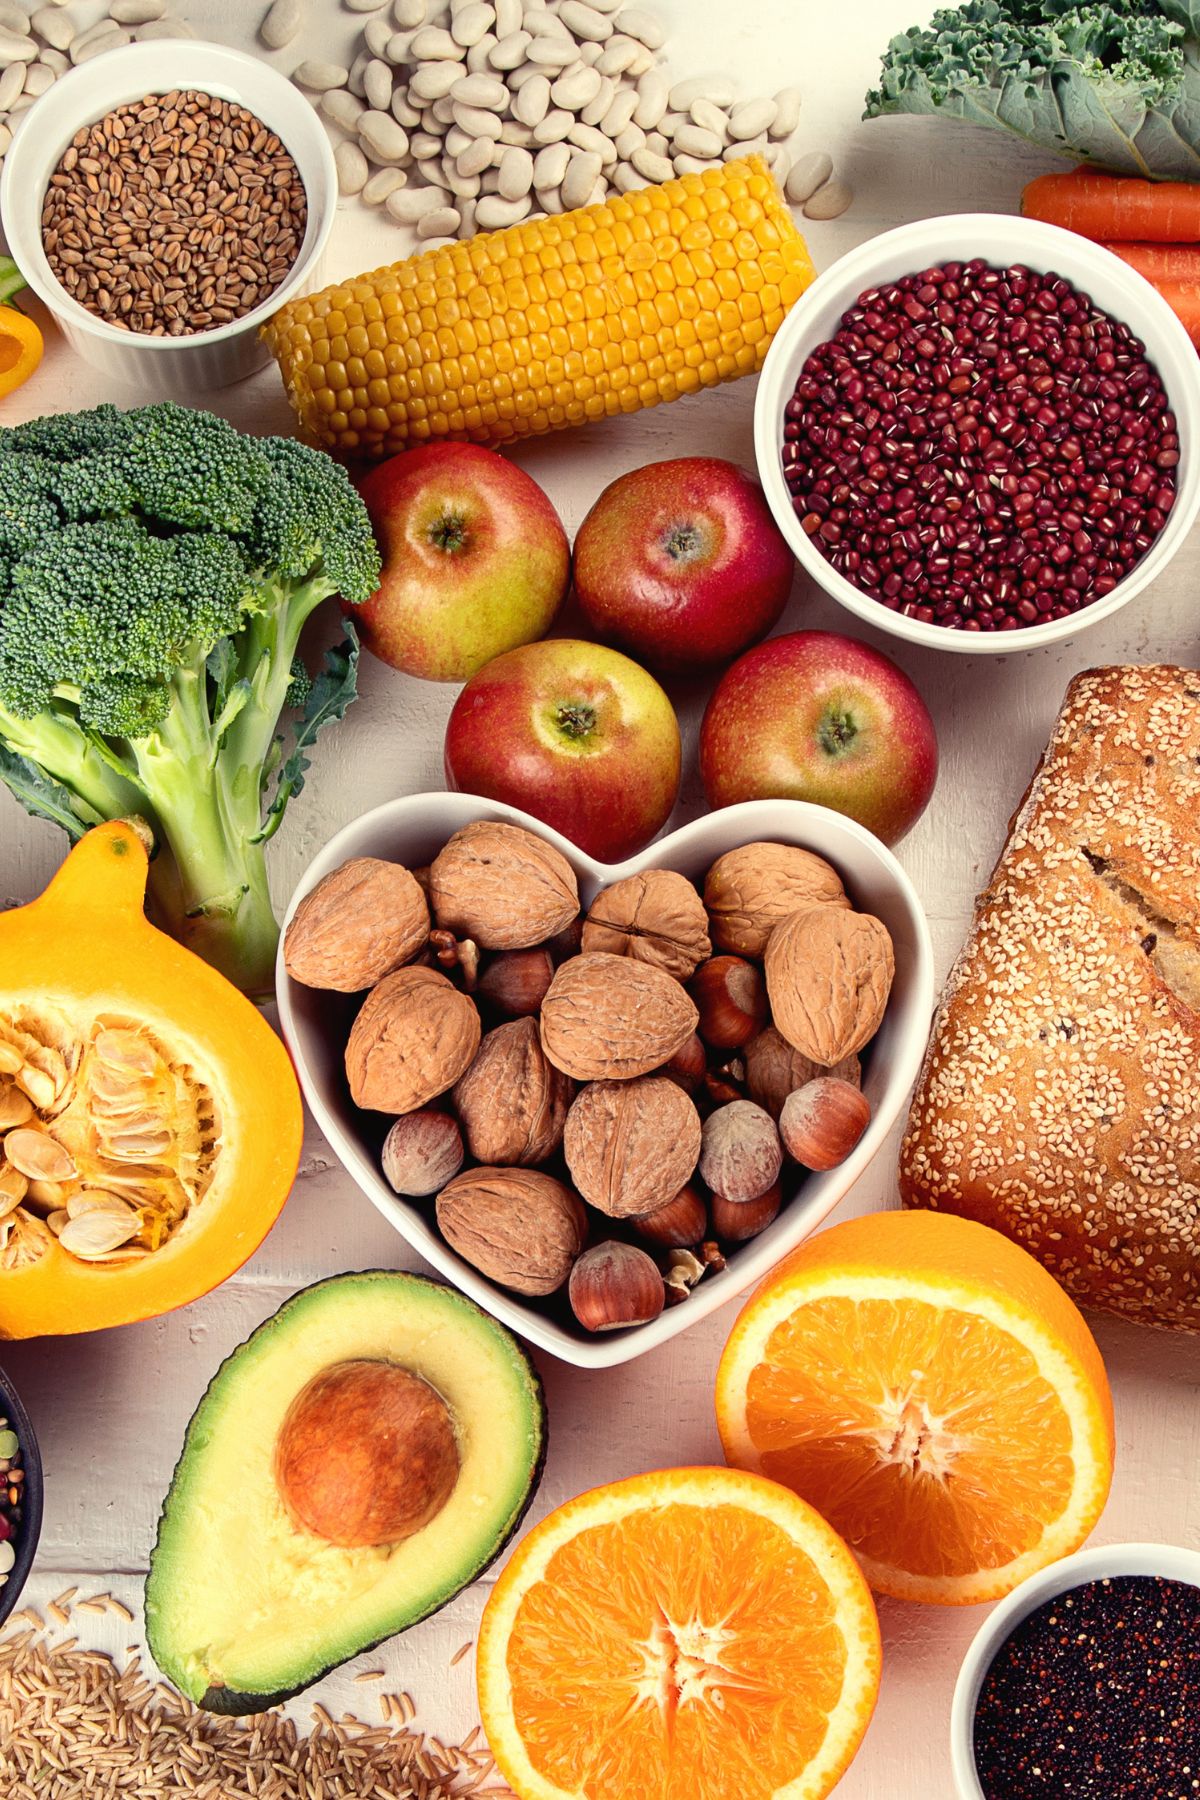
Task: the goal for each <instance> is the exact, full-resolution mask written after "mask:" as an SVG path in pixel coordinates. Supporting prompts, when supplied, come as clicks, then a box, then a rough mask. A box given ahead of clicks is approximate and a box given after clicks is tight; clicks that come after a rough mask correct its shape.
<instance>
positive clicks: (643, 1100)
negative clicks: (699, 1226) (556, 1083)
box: [563, 1075, 700, 1219]
mask: <svg viewBox="0 0 1200 1800" xmlns="http://www.w3.org/2000/svg"><path fill="white" fill-rule="evenodd" d="M563 1152H564V1154H565V1156H566V1159H567V1167H568V1168H569V1169H570V1171H571V1179H572V1180H573V1181H574V1183H575V1185H576V1187H577V1188H578V1189H579V1192H580V1193H581V1194H582V1195H583V1197H584V1199H585V1200H588V1201H590V1202H591V1204H592V1205H593V1206H595V1207H597V1208H598V1209H599V1210H600V1211H601V1212H603V1213H607V1214H608V1215H609V1217H610V1218H614V1219H624V1218H628V1217H629V1216H630V1215H631V1214H633V1213H645V1212H652V1211H653V1210H654V1208H655V1207H656V1206H659V1205H661V1204H662V1203H663V1202H664V1201H665V1200H669V1199H670V1198H671V1197H672V1196H673V1195H675V1194H678V1192H679V1190H680V1188H681V1187H682V1186H683V1185H684V1183H685V1182H686V1181H688V1180H689V1179H690V1178H691V1175H692V1173H693V1171H694V1170H695V1167H696V1158H697V1157H698V1156H699V1154H700V1115H699V1113H698V1112H697V1111H696V1108H695V1107H694V1106H693V1105H692V1102H691V1101H690V1100H689V1099H688V1097H687V1095H686V1094H685V1093H684V1092H683V1090H682V1089H681V1088H678V1087H676V1085H675V1083H674V1082H673V1081H668V1080H667V1079H666V1077H665V1076H662V1075H643V1076H641V1077H640V1078H639V1079H638V1080H636V1081H593V1082H589V1084H588V1085H587V1087H585V1088H584V1089H583V1091H582V1092H581V1093H580V1095H579V1096H578V1098H577V1099H576V1100H575V1102H574V1104H573V1105H572V1107H571V1110H570V1112H569V1113H568V1114H567V1125H566V1131H565V1133H564V1136H563Z"/></svg>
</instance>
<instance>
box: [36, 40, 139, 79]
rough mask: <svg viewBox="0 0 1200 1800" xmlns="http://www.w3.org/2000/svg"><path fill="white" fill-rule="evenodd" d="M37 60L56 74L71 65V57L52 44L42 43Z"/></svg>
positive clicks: (63, 71)
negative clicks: (40, 52)
mask: <svg viewBox="0 0 1200 1800" xmlns="http://www.w3.org/2000/svg"><path fill="white" fill-rule="evenodd" d="M135 35H136V34H135ZM38 61H39V62H41V63H44V64H45V66H46V68H48V69H53V70H54V73H55V74H56V75H65V74H66V72H67V70H68V69H69V68H70V66H71V59H70V58H69V57H67V56H64V55H63V53H62V51H61V50H56V49H55V48H54V46H53V44H43V45H42V54H41V56H40V57H39V58H38ZM31 66H32V65H31V64H22V63H14V64H13V67H14V68H28V67H31Z"/></svg>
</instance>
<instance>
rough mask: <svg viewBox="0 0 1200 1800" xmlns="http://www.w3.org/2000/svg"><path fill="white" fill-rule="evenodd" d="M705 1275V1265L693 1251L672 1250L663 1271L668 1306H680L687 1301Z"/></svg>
mask: <svg viewBox="0 0 1200 1800" xmlns="http://www.w3.org/2000/svg"><path fill="white" fill-rule="evenodd" d="M703 1275H704V1264H703V1263H702V1262H701V1261H700V1258H699V1257H698V1256H696V1255H694V1254H693V1252H692V1251H691V1250H687V1249H678V1250H672V1252H671V1254H670V1256H669V1257H668V1258H667V1266H666V1268H665V1269H664V1270H663V1286H664V1287H665V1288H666V1290H667V1305H668V1306H678V1305H679V1303H680V1301H682V1300H686V1299H687V1298H688V1296H689V1295H690V1294H691V1291H692V1289H693V1288H694V1287H695V1286H696V1284H697V1282H698V1281H700V1280H701V1279H702V1277H703Z"/></svg>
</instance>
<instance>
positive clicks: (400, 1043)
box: [346, 968, 480, 1113]
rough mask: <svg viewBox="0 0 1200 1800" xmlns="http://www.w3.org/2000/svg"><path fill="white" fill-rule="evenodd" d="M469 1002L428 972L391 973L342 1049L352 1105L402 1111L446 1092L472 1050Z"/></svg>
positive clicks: (474, 1038)
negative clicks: (343, 1050) (344, 1054)
mask: <svg viewBox="0 0 1200 1800" xmlns="http://www.w3.org/2000/svg"><path fill="white" fill-rule="evenodd" d="M479 1035H480V1024H479V1014H478V1012H477V1011H476V1009H475V1002H474V1001H473V1000H472V999H470V998H469V997H468V995H466V994H463V993H460V991H459V990H458V988H456V987H455V986H454V984H453V983H452V982H450V981H448V980H447V979H446V977H445V976H444V975H441V974H439V973H438V971H437V970H436V969H420V968H408V969H397V970H396V971H395V973H394V974H391V975H385V976H384V978H383V980H382V981H381V982H379V984H378V985H377V986H376V987H373V988H372V989H371V992H370V993H369V994H368V995H367V997H366V999H365V1000H364V1001H363V1004H362V1007H361V1009H360V1011H359V1014H358V1017H357V1018H356V1019H355V1021H354V1024H353V1025H352V1026H351V1028H350V1039H349V1042H348V1043H347V1045H346V1075H347V1078H348V1080H349V1082H350V1093H351V1096H352V1098H353V1100H354V1103H355V1105H356V1106H365V1107H367V1108H369V1109H370V1110H371V1111H372V1112H385V1113H409V1112H416V1110H417V1108H418V1107H419V1106H426V1105H428V1103H429V1101H430V1100H432V1099H434V1098H435V1097H436V1096H437V1095H438V1094H443V1093H445V1091H446V1089H447V1088H448V1087H453V1086H454V1083H455V1082H456V1081H457V1080H458V1078H459V1076H460V1075H461V1074H463V1073H464V1071H465V1070H466V1069H467V1068H468V1067H469V1066H470V1063H471V1059H472V1057H473V1056H474V1055H475V1052H476V1051H477V1050H478V1048H479Z"/></svg>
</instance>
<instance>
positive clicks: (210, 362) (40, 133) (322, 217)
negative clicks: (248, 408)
mask: <svg viewBox="0 0 1200 1800" xmlns="http://www.w3.org/2000/svg"><path fill="white" fill-rule="evenodd" d="M172 88H199V89H200V90H202V91H203V92H204V93H208V94H215V95H216V96H217V98H218V99H221V100H232V101H236V102H237V104H238V105H240V106H244V107H246V108H247V109H248V111H250V112H252V113H254V114H256V116H257V117H258V118H260V119H261V120H262V122H263V124H264V125H267V126H269V127H270V129H271V130H272V131H273V132H275V134H276V135H277V136H278V137H279V138H280V139H281V140H282V142H283V143H284V144H286V146H287V148H288V149H289V150H290V151H291V153H292V156H293V158H294V159H295V163H296V167H297V169H298V170H299V172H300V178H301V180H302V181H303V183H304V191H305V195H306V197H307V200H308V224H307V228H306V230H305V233H304V242H303V243H302V244H301V246H300V254H299V256H298V257H297V258H296V261H295V263H294V264H293V265H292V268H291V270H290V272H289V273H288V275H287V276H286V277H285V279H284V280H283V281H282V282H281V283H280V285H279V286H278V287H277V288H276V289H275V292H274V293H273V294H271V295H270V296H269V297H268V298H267V299H266V300H265V301H264V302H263V304H262V305H261V306H256V307H255V308H254V310H253V312H248V313H246V314H245V315H244V317H242V318H240V319H233V320H231V321H230V322H229V324H227V325H219V326H217V327H215V328H214V329H213V330H212V331H203V332H197V333H196V334H195V335H194V336H192V337H178V338H172V337H161V338H155V337H146V336H144V335H137V334H135V333H133V332H130V331H122V330H121V329H120V327H119V326H116V325H109V324H107V323H106V322H105V321H104V320H103V319H98V318H96V317H94V315H93V314H92V313H90V312H88V311H87V309H86V307H83V306H80V305H79V303H78V302H77V301H75V300H73V299H72V298H71V296H70V295H69V294H68V293H67V291H66V289H65V288H64V287H62V286H61V285H60V283H59V282H58V281H56V279H55V277H54V275H53V274H52V272H51V269H50V264H49V263H48V261H47V260H46V253H45V251H44V250H43V248H42V232H41V217H42V201H43V197H44V195H45V192H46V187H47V185H48V183H49V180H50V177H51V175H52V174H53V173H54V170H55V168H56V167H57V166H58V161H59V158H60V157H61V156H62V153H63V151H64V150H65V149H66V147H67V145H68V144H69V143H70V141H71V139H72V138H73V137H74V136H75V133H76V132H77V131H78V130H79V129H80V128H81V127H82V126H84V125H91V124H94V123H95V121H96V120H97V119H100V118H103V116H104V114H105V113H107V112H111V111H112V109H113V107H115V106H122V105H124V104H125V102H126V101H129V100H138V99H140V98H141V96H142V95H143V94H165V93H169V92H170V90H171V89H172ZM336 205H337V170H336V168H335V167H334V161H333V151H332V149H331V147H330V143H329V138H328V136H327V135H326V132H325V128H324V126H323V125H322V124H321V121H320V119H319V118H318V117H317V114H316V112H315V111H314V109H313V107H312V106H310V104H309V102H308V101H307V100H306V99H305V98H304V96H303V94H301V93H300V91H299V89H298V88H296V87H294V86H293V85H292V83H291V82H290V81H288V80H287V79H286V77H285V76H283V75H281V74H280V73H279V72H278V70H276V69H272V68H270V67H269V66H268V65H267V64H266V63H264V62H260V61H259V60H258V58H257V57H254V56H247V55H245V54H244V53H243V52H242V51H240V50H230V49H227V48H226V47H225V46H224V45H222V44H201V43H196V42H195V41H194V40H192V39H185V38H179V39H176V38H156V39H154V40H152V41H149V42H147V43H144V44H127V45H125V46H124V47H123V48H121V49H119V50H110V51H107V52H106V53H105V54H104V55H103V56H96V57H93V58H92V60H91V61H90V62H85V63H81V64H80V65H79V67H78V68H75V69H72V70H71V71H70V73H69V74H67V75H64V76H63V77H62V79H61V81H56V82H55V83H54V86H53V87H51V88H48V89H47V91H46V92H45V93H44V94H43V95H42V97H41V99H40V100H38V101H36V102H35V104H34V105H33V106H31V107H30V108H29V110H28V112H27V113H26V114H25V116H24V118H23V119H22V121H21V124H20V127H19V129H18V131H17V133H16V136H15V137H14V139H13V142H12V147H11V148H10V150H9V152H8V155H7V156H6V157H5V159H4V170H3V174H2V175H0V220H2V221H3V226H4V233H5V237H6V238H7V241H8V248H9V253H10V254H11V256H12V257H13V259H14V261H15V262H16V264H17V266H18V268H19V269H20V271H21V273H22V275H24V277H25V279H26V281H27V282H28V283H29V285H30V287H31V288H32V289H33V291H34V293H35V294H36V295H37V296H38V298H39V300H42V301H44V302H45V304H46V306H47V307H48V308H49V310H50V312H51V313H52V315H53V317H54V320H55V323H56V324H57V325H58V327H59V329H60V330H61V332H62V334H63V336H64V337H65V338H66V340H67V342H68V343H69V344H70V346H71V348H72V349H73V350H75V351H77V352H78V354H79V355H80V356H81V357H83V358H84V359H85V361H87V362H89V363H91V364H92V365H93V366H94V367H95V368H98V369H101V370H102V371H103V372H104V374H106V375H109V376H111V377H112V378H113V379H114V380H117V381H123V382H127V383H129V384H130V385H131V386H136V387H138V388H140V389H141V390H142V394H143V397H144V398H145V399H147V400H161V399H165V398H174V399H179V400H194V399H195V397H196V396H197V395H198V394H201V393H203V392H204V391H205V390H206V389H209V388H218V387H225V386H227V385H228V384H229V383H230V382H231V381H240V380H241V379H242V377H243V376H245V375H251V374H253V373H254V371H255V369H260V368H262V366H263V365H264V364H265V363H266V362H268V361H269V360H270V351H269V350H268V349H267V347H266V345H265V344H263V343H262V342H261V340H260V339H259V335H258V330H259V326H260V325H262V324H263V322H264V320H266V319H268V318H270V316H271V314H272V313H273V312H274V311H275V309H276V308H277V307H278V306H281V305H282V304H283V302H284V301H285V300H290V299H292V298H293V297H294V296H295V295H297V294H304V293H309V292H311V291H312V289H313V288H315V287H317V286H318V285H319V283H320V265H321V259H322V257H323V255H324V252H325V246H326V244H327V243H328V241H329V233H330V231H331V230H332V228H333V219H334V209H335V207H336Z"/></svg>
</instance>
